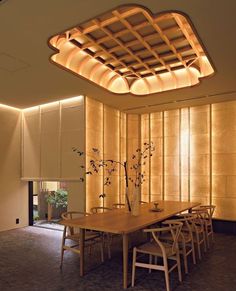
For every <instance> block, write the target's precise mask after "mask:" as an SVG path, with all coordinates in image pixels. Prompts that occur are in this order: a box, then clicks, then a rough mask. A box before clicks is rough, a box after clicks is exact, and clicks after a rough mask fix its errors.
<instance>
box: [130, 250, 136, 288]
mask: <svg viewBox="0 0 236 291" xmlns="http://www.w3.org/2000/svg"><path fill="white" fill-rule="evenodd" d="M136 257H137V249H136V248H134V250H133V265H132V283H131V285H132V287H134V280H135V268H136V265H135V263H136Z"/></svg>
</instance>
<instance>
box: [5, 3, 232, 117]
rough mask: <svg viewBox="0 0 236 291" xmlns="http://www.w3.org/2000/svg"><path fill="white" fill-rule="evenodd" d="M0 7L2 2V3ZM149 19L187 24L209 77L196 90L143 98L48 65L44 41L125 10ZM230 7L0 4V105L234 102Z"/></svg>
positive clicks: (138, 106)
mask: <svg viewBox="0 0 236 291" xmlns="http://www.w3.org/2000/svg"><path fill="white" fill-rule="evenodd" d="M1 2H2V3H1ZM143 3H145V6H146V8H148V9H149V10H150V11H151V12H152V13H154V14H155V13H160V12H163V11H180V12H183V13H185V14H187V15H188V16H189V18H190V19H191V21H192V23H193V25H194V27H195V29H196V31H197V33H198V35H199V37H200V39H201V41H202V43H203V45H204V47H205V49H206V51H207V52H208V55H209V56H210V58H211V61H212V63H213V65H214V69H215V74H214V75H213V76H210V77H208V78H204V79H202V80H201V82H200V84H199V85H196V86H193V87H190V88H183V89H177V90H172V91H166V92H162V93H156V94H152V95H148V96H142V97H140V96H134V95H132V94H122V95H119V94H115V93H111V92H109V91H107V90H106V89H104V88H101V87H99V86H97V85H96V84H93V83H91V82H89V81H87V80H85V79H83V78H81V77H79V76H75V75H74V74H72V73H70V72H68V71H66V70H63V69H61V68H59V67H58V66H56V65H54V64H53V63H52V62H50V61H49V59H50V56H51V55H52V54H53V53H54V51H53V50H52V49H51V48H50V47H49V46H48V39H49V38H50V37H51V36H53V35H56V34H58V33H60V32H62V31H64V30H66V29H68V28H71V27H74V26H76V25H77V24H80V23H82V22H84V21H86V20H89V19H91V18H94V17H96V16H98V15H100V14H103V13H104V12H106V11H108V10H111V9H113V8H116V7H117V6H119V5H123V4H139V5H143ZM235 11H236V1H234V0H228V1H221V0H217V1H214V5H213V4H212V1H206V0H194V1H189V0H182V1H172V0H145V1H138V0H136V1H121V0H113V1H110V0H99V1H97V0H87V1H84V0H50V1H48V0H41V1H32V0H21V1H19V0H5V1H0V35H1V46H0V80H1V83H0V84H1V85H0V103H2V104H5V105H9V106H13V107H17V108H26V107H31V106H34V105H39V104H43V103H48V102H52V101H56V100H59V99H64V98H70V97H73V96H78V95H87V96H89V97H92V98H95V99H97V100H99V101H102V102H103V103H105V104H108V105H110V106H113V107H115V108H118V109H121V110H123V111H126V112H130V113H137V112H139V113H141V112H150V111H156V110H164V109H170V108H176V107H182V106H192V105H199V104H206V103H214V102H220V101H226V100H234V99H235V100H236V82H235V77H236V62H235V52H236V38H235V27H236V18H235V15H234V14H235Z"/></svg>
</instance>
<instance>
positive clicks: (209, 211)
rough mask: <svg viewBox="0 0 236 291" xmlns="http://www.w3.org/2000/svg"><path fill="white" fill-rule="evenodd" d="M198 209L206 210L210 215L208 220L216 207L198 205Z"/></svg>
mask: <svg viewBox="0 0 236 291" xmlns="http://www.w3.org/2000/svg"><path fill="white" fill-rule="evenodd" d="M200 209H206V210H207V211H208V213H209V215H210V218H212V217H213V214H214V212H215V209H216V206H215V205H200Z"/></svg>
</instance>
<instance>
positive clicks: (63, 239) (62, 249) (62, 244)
mask: <svg viewBox="0 0 236 291" xmlns="http://www.w3.org/2000/svg"><path fill="white" fill-rule="evenodd" d="M65 237H66V227H64V230H63V235H62V243H61V264H60V269H61V268H62V264H63V258H64V251H65V249H64V245H65V242H66V239H65Z"/></svg>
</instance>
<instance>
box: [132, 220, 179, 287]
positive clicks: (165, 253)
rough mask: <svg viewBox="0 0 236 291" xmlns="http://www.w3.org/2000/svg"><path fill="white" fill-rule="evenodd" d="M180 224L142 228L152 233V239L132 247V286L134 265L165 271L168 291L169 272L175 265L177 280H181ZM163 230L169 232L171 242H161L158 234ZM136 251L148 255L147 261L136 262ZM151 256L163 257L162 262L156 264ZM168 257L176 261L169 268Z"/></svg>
mask: <svg viewBox="0 0 236 291" xmlns="http://www.w3.org/2000/svg"><path fill="white" fill-rule="evenodd" d="M182 225H183V224H182V223H181V222H178V223H176V224H175V225H171V226H167V227H162V228H154V229H144V232H147V233H151V234H152V239H151V241H150V242H147V243H145V244H143V245H141V246H139V247H134V249H133V266H132V287H133V286H134V280H135V269H136V267H141V268H147V269H149V270H150V269H154V270H160V271H163V272H165V280H166V290H167V291H170V283H169V273H170V272H171V271H172V270H174V269H175V268H176V267H177V268H178V274H179V281H182V275H181V265H180V255H179V248H178V239H179V235H180V232H181V227H182ZM163 232H165V233H170V234H171V236H172V241H171V242H169V243H168V242H162V241H161V240H160V238H159V236H160V234H161V233H163ZM138 253H141V254H147V255H149V263H143V262H140V261H139V262H138V261H137V254H138ZM153 256H154V257H161V258H163V264H157V261H156V260H155V262H154V263H153ZM168 259H170V260H174V261H176V263H175V264H174V265H173V266H172V267H171V268H170V269H169V267H168Z"/></svg>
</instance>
